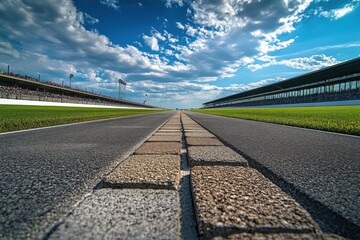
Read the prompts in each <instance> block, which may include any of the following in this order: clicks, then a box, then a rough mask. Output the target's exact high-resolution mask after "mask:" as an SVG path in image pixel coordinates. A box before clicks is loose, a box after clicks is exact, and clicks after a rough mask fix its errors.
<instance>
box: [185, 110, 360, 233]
mask: <svg viewBox="0 0 360 240" xmlns="http://www.w3.org/2000/svg"><path fill="white" fill-rule="evenodd" d="M188 115H189V116H190V117H192V118H193V119H194V120H195V121H197V122H198V123H200V124H201V125H203V126H204V127H205V128H207V129H208V130H209V131H211V132H212V133H214V134H215V135H217V136H218V137H219V138H220V139H222V140H223V141H224V142H225V143H226V144H228V145H229V146H231V147H232V148H234V149H235V150H236V151H238V152H240V153H242V154H243V155H244V156H246V157H247V158H248V159H249V160H250V164H252V165H253V166H254V167H257V168H259V169H260V170H261V171H262V172H263V173H264V174H265V175H267V176H268V177H269V178H270V179H272V180H273V181H275V182H276V183H278V185H280V186H281V187H282V188H285V189H284V190H285V191H287V192H289V193H290V194H291V195H293V196H294V197H295V198H297V200H298V201H300V202H301V203H302V204H303V205H305V207H306V208H308V210H309V211H310V212H311V213H312V214H313V215H314V216H313V217H315V219H317V220H318V221H320V225H321V227H322V228H323V229H324V230H326V231H335V232H338V233H342V234H344V235H347V236H350V237H355V236H356V234H357V233H358V232H359V229H360V228H359V226H360V200H359V199H360V137H355V136H348V135H340V134H332V133H328V132H321V131H312V130H308V129H302V128H294V127H289V126H283V125H277V124H271V123H263V122H256V121H248V120H241V119H235V118H228V117H220V116H212V115H207V114H199V113H188ZM356 232H357V233H356Z"/></svg>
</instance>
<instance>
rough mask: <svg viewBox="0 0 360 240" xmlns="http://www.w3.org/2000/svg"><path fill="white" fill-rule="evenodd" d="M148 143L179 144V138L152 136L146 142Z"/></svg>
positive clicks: (178, 136)
mask: <svg viewBox="0 0 360 240" xmlns="http://www.w3.org/2000/svg"><path fill="white" fill-rule="evenodd" d="M147 141H148V142H180V141H181V136H180V135H177V136H164V135H163V136H152V137H150V138H149V139H148V140H147Z"/></svg>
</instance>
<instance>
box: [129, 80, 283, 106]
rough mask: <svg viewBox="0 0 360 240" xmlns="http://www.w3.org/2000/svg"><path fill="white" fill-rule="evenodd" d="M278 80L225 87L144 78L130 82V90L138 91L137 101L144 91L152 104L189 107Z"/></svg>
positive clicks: (141, 98)
mask: <svg viewBox="0 0 360 240" xmlns="http://www.w3.org/2000/svg"><path fill="white" fill-rule="evenodd" d="M278 80H279V79H264V80H260V81H257V82H252V83H248V84H231V85H229V86H226V87H220V86H216V85H212V84H208V83H192V82H190V81H182V82H178V83H174V82H168V83H159V82H154V81H151V80H145V81H139V82H135V83H133V84H131V90H130V91H133V92H138V93H139V94H138V95H139V97H138V101H142V100H143V99H144V94H145V93H146V94H148V101H149V102H150V103H152V104H156V105H158V106H165V107H172V106H173V102H174V101H176V102H177V104H178V106H181V107H182V108H190V107H201V104H202V103H204V102H207V101H210V100H213V99H215V98H220V97H224V96H227V95H230V94H235V93H238V92H242V91H247V90H250V89H254V88H257V87H261V86H264V85H266V84H269V83H272V82H276V81H278ZM190 96H191V97H190Z"/></svg>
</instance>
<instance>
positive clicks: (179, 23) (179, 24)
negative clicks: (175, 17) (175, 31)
mask: <svg viewBox="0 0 360 240" xmlns="http://www.w3.org/2000/svg"><path fill="white" fill-rule="evenodd" d="M176 26H177V27H178V28H179V29H182V30H184V29H185V26H184V25H182V24H181V22H176Z"/></svg>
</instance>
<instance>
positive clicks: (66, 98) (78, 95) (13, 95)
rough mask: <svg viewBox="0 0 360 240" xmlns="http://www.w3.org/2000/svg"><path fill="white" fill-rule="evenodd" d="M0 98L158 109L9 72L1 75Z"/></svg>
mask: <svg viewBox="0 0 360 240" xmlns="http://www.w3.org/2000/svg"><path fill="white" fill-rule="evenodd" d="M0 98H6V99H19V100H31V101H46V102H61V103H76V104H91V105H106V106H118V107H137V108H157V107H155V106H151V105H147V104H143V103H138V102H133V101H128V100H125V99H120V98H114V97H110V96H106V95H102V94H97V93H94V92H90V91H84V90H81V89H77V88H71V87H69V86H66V85H59V84H55V83H52V82H49V81H46V82H44V81H40V79H39V78H38V79H36V78H33V77H29V76H26V75H25V76H23V75H19V74H14V73H9V72H8V73H6V72H2V73H0Z"/></svg>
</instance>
